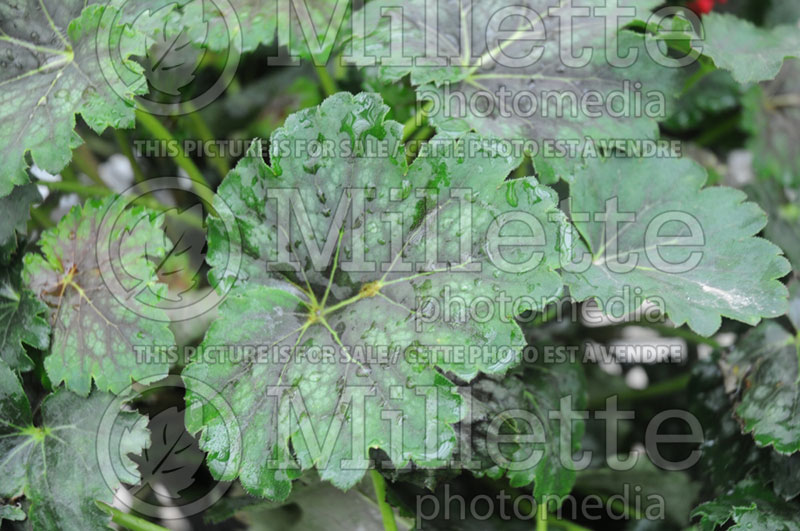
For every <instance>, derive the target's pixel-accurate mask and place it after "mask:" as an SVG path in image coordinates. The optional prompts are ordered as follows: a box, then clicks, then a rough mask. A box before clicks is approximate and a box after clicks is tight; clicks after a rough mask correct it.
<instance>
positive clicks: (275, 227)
mask: <svg viewBox="0 0 800 531" xmlns="http://www.w3.org/2000/svg"><path fill="white" fill-rule="evenodd" d="M386 112H387V108H386V106H384V105H383V104H382V102H381V100H380V98H379V97H378V96H377V95H373V94H359V95H357V96H352V95H350V94H345V93H340V94H337V95H335V96H333V97H331V98H328V99H327V100H325V101H324V102H323V103H322V104H321V105H320V106H319V107H316V108H312V109H308V110H305V111H302V112H300V113H297V114H295V115H293V116H291V117H289V119H288V120H287V122H286V125H285V127H284V128H282V129H279V130H278V131H276V132H275V133H274V134H273V136H272V139H271V142H272V146H273V150H272V154H271V157H270V160H271V163H272V166H271V167H270V166H267V165H266V164H265V162H264V160H263V158H262V157H261V144H260V142H255V143H254V144H253V146H252V147H251V149H250V151H249V152H248V154H247V156H246V157H245V158H244V159H242V161H240V163H239V164H238V166H237V168H236V169H235V170H233V171H232V172H231V173H230V174H229V175H228V177H227V178H226V179H225V180H224V181H223V183H222V185H221V186H220V188H219V191H218V194H219V198H220V200H222V201H225V203H226V204H227V205H229V206H230V208H231V209H232V210H233V212H234V214H235V215H236V217H237V220H238V222H239V229H240V230H239V231H236V232H235V233H234V234H232V235H230V234H226V232H225V231H224V224H223V223H222V222H221V221H220V220H219V219H216V218H214V217H210V218H209V251H208V256H207V259H208V262H209V264H210V265H211V266H212V267H213V269H212V271H211V273H210V276H211V278H213V279H216V280H221V281H222V282H223V284H225V283H228V284H230V283H236V284H237V287H236V288H235V290H234V292H232V293H231V294H230V295H229V296H228V299H227V300H226V301H225V303H224V304H223V305H222V306H221V308H220V318H219V319H218V320H217V321H216V322H215V323H214V324H212V326H211V328H210V329H209V332H208V334H207V335H206V338H205V340H204V341H203V346H204V347H212V346H215V345H228V347H229V348H230V347H242V346H246V345H259V346H266V347H269V350H270V352H272V348H273V347H280V348H281V349H282V350H281V352H284V353H285V354H286V355H287V356H288V358H287V359H285V360H275V358H273V357H271V356H268V357H267V360H266V361H264V362H254V361H253V360H251V359H249V358H248V359H246V360H245V361H243V362H240V363H234V362H232V361H230V360H228V361H227V362H221V363H213V364H211V363H208V362H207V361H205V360H203V359H198V360H196V361H194V362H193V363H192V364H190V365H189V366H188V367H187V368H186V370H185V373H184V374H185V375H188V376H191V377H193V378H196V379H198V380H200V381H203V382H206V383H207V384H208V385H211V386H212V387H213V388H214V389H219V390H221V392H222V393H223V396H224V397H225V398H226V399H227V400H228V402H229V403H230V404H231V406H232V408H233V410H234V412H235V414H236V417H237V419H238V422H239V425H240V428H241V430H242V437H243V452H242V458H241V463H237V464H239V468H240V469H241V472H240V479H241V481H242V484H243V485H244V486H245V488H247V489H248V490H250V491H251V492H253V493H257V494H260V495H263V496H268V497H270V498H285V497H286V496H287V495H288V492H289V487H290V481H289V479H290V477H287V476H288V474H287V473H286V472H285V471H276V470H274V468H270V467H268V466H266V465H265V462H266V460H267V457H268V456H272V457H273V458H275V459H278V461H279V462H291V458H290V456H289V453H288V443H289V441H288V440H287V439H288V438H289V437H288V436H286V435H284V436H281V438H280V439H279V436H280V434H279V433H278V432H277V430H276V426H278V425H281V426H285V424H286V422H288V419H290V418H291V415H293V414H294V413H293V412H292V407H295V406H296V404H295V403H294V402H293V401H292V400H291V398H292V397H302V399H303V401H304V403H305V406H306V407H307V411H308V414H307V416H302V415H300V416H301V420H303V419H305V420H304V422H306V423H309V424H310V425H312V426H314V427H315V428H316V433H317V434H321V435H318V438H319V439H323V438H324V434H326V433H328V431H329V429H333V430H334V432H335V431H336V430H338V429H339V427H340V425H341V429H342V433H343V434H344V433H350V430H351V429H354V428H353V426H354V425H356V422H355V420H351V414H350V413H347V412H348V402H347V400H348V399H349V398H352V397H351V396H350V395H352V394H353V393H354V391H353V390H354V389H355V390H358V389H363V390H367V391H369V393H370V395H369V396H367V397H366V398H365V400H366V406H365V407H366V412H365V414H364V422H363V427H360V428H359V430H364V432H365V434H366V441H369V446H373V447H377V448H381V449H383V450H384V451H385V452H386V453H387V454H388V455H389V458H390V459H391V460H392V462H393V463H394V464H395V465H396V466H402V465H403V464H405V463H406V462H408V461H409V460H413V461H414V462H416V463H417V464H421V465H423V466H425V465H428V466H430V465H429V463H432V462H434V461H436V460H439V459H446V458H447V457H448V456H449V455H450V453H451V451H452V447H453V444H454V442H455V435H454V433H453V429H452V426H451V425H452V424H453V423H455V422H457V421H458V420H459V419H460V417H461V413H460V412H459V411H458V409H459V400H458V397H457V395H456V394H455V387H454V385H453V384H452V383H451V382H450V381H449V380H447V379H446V378H445V377H444V376H442V375H441V374H440V373H439V372H438V371H437V370H436V368H435V367H438V368H439V369H442V370H445V371H450V372H452V373H454V374H456V375H458V376H459V377H461V378H464V379H467V380H469V379H472V378H474V377H475V376H476V375H477V373H478V372H488V373H504V372H505V371H506V370H507V369H508V368H509V367H510V366H513V365H514V364H516V362H517V359H518V357H519V349H520V348H521V347H522V345H524V343H525V340H524V337H523V335H522V331H521V330H520V328H519V326H518V325H517V324H516V322H515V321H514V319H513V312H517V311H520V312H521V311H525V310H526V309H528V307H529V306H530V307H532V306H537V307H538V306H539V305H540V303H539V301H549V300H552V299H553V298H554V297H556V296H558V294H560V292H561V281H560V278H559V276H558V275H557V274H556V273H555V272H554V269H555V268H556V267H557V264H558V262H559V260H560V243H559V236H560V231H562V230H564V229H565V218H564V216H563V214H561V213H560V212H559V211H558V209H557V206H556V201H557V196H556V195H555V193H554V192H553V191H552V190H550V189H548V188H546V187H543V186H540V185H539V184H537V183H536V181H535V180H533V179H531V178H526V179H518V180H514V181H508V182H504V179H505V178H506V177H507V175H508V174H509V173H510V171H511V170H513V169H514V167H516V165H517V164H519V161H518V160H517V159H513V158H511V157H506V156H500V155H498V154H497V153H495V152H492V151H491V150H490V149H483V148H482V149H480V150H478V151H477V152H474V153H471V154H470V155H467V156H459V157H457V156H454V154H453V153H459V151H458V150H459V149H463V148H464V147H465V145H466V144H467V142H473V144H474V143H475V142H476V141H477V138H475V137H468V138H467V139H464V140H460V141H458V142H457V143H456V144H454V145H452V146H450V147H452V148H453V149H454V150H455V151H454V152H453V153H441V152H437V153H424V154H421V155H420V156H419V157H418V158H417V159H416V160H415V162H414V163H413V164H412V165H411V166H410V167H408V166H407V165H406V161H405V156H404V153H403V150H402V144H401V142H400V137H401V135H402V127H401V125H400V124H398V123H395V122H385V121H384V116H385V114H386ZM434 140H435V139H434ZM309 141H322V142H325V145H328V146H329V147H330V148H331V149H329V150H328V151H327V152H325V153H319V154H318V155H319V156H310V154H309V153H307V152H304V151H303V148H302V146H304V145H306V143H307V142H309ZM370 145H371V146H372V147H371V148H370V149H369V150H367V148H366V146H370ZM358 146H361V147H358ZM378 146H380V148H379V147H378ZM378 149H380V151H377V150H378ZM392 189H393V190H392ZM281 190H295V191H296V194H297V195H296V196H294V198H290V199H282V200H280V201H277V202H276V200H275V199H274V198H273V199H269V198H268V196H269V195H272V194H275V193H278V192H281ZM458 190H461V191H465V190H466V194H465V195H463V196H461V197H464V198H466V199H464V203H465V204H463V205H459V203H461V201H460V200H456V199H454V198H455V196H456V195H458V193H460V192H457V191H458ZM451 192H452V193H454V194H455V195H451ZM282 193H285V192H282ZM437 196H438V200H437V199H436V197H437ZM359 197H364V199H363V201H364V204H365V205H366V206H365V209H364V211H363V212H362V211H360V209H359V206H358V205H359V199H358V198H359ZM340 200H344V202H343V203H340ZM276 205H286V206H289V205H292V206H294V207H295V209H296V211H295V213H294V214H292V215H291V216H285V215H284V214H287V213H288V212H281V211H280V210H279V209H276V208H275V206H276ZM301 205H302V206H304V207H305V208H306V210H305V211H304V212H303V211H300V212H298V211H297V210H299V208H300V206H301ZM342 205H344V207H342ZM337 212H338V214H337ZM342 212H344V214H342ZM462 212H465V213H469V214H470V215H467V214H464V215H463V218H464V219H463V220H462ZM513 212H517V213H525V215H526V216H533V218H532V219H535V220H539V221H540V223H541V224H542V229H543V231H544V235H543V236H544V238H543V240H542V241H543V246H542V250H543V252H542V256H541V260H540V261H539V262H538V263H533V264H529V265H528V266H525V267H520V268H519V271H512V272H509V271H505V270H504V269H502V268H501V267H500V266H498V264H497V262H498V260H499V257H498V256H494V255H490V251H489V250H490V249H491V247H492V246H491V245H490V244H491V243H492V241H489V240H487V232H488V228H489V226H490V225H491V224H492V222H493V221H494V220H495V218H497V217H498V216H502V215H504V214H510V213H513ZM390 214H393V215H394V216H395V219H396V220H398V219H399V220H400V221H398V222H397V223H395V224H394V227H392V226H391V224H389V223H386V219H388V216H389V215H390ZM298 219H300V220H303V221H302V223H303V224H304V225H305V227H304V229H305V230H301V226H300V225H299V222H298ZM306 220H307V221H306ZM467 222H471V224H470V225H469V226H467V225H466V223H467ZM401 224H402V233H400V234H398V232H400V231H399V229H400V228H401ZM362 229H364V230H362ZM506 229H511V230H506ZM340 230H341V237H339V238H338V239H337V235H339V234H340ZM525 231H527V232H525ZM523 233H524V234H525V235H530V228H529V227H522V228H520V227H516V226H515V225H506V226H505V227H504V230H503V232H502V235H503V236H521V235H522V234H523ZM454 234H462V235H464V234H470V235H471V247H466V246H464V247H463V248H462V246H461V245H460V243H464V239H463V236H462V237H461V238H454V237H453V235H454ZM286 235H291V238H290V239H288V240H287V239H286V238H285V236H286ZM326 235H327V236H326ZM229 238H233V239H234V241H233V243H234V244H235V245H231V242H230V241H229ZM236 238H240V240H236ZM505 241H506V242H508V245H509V246H511V243H510V242H509V240H505ZM290 242H291V243H290ZM309 242H310V243H309ZM326 242H328V243H329V244H330V245H329V247H328V251H330V252H329V253H327V254H326V253H325V252H321V254H320V256H319V257H316V256H315V254H314V251H313V250H314V247H315V246H316V247H317V249H319V248H322V249H323V251H324V245H325V243H326ZM238 245H241V247H242V249H243V250H244V253H243V256H242V266H241V271H240V272H239V274H238V276H234V275H235V272H230V271H227V270H226V269H225V263H226V261H227V258H228V254H229V249H230V248H236V247H237V246H238ZM465 245H466V244H465ZM426 248H427V249H429V252H430V249H433V248H436V249H438V253H439V254H438V260H439V261H440V263H439V264H436V263H434V261H433V260H429V259H428V258H427V257H426V254H425V249H426ZM334 249H336V250H334ZM362 249H363V253H364V261H363V263H359V262H361V261H360V260H357V258H358V254H359V252H360V251H361V250H362ZM284 250H287V251H288V253H287V254H288V255H287V256H280V255H279V252H283V251H284ZM523 256H524V257H525V258H526V259H527V258H529V257H530V251H529V250H528V249H524V248H523V249H520V248H513V249H512V248H510V249H508V250H506V249H503V258H504V259H505V260H508V261H509V262H513V263H515V264H519V263H520V262H521V261H522V260H520V257H523ZM291 262H295V264H294V265H293V264H292V263H291ZM370 264H372V265H370ZM412 264H413V265H415V267H416V268H414V267H412ZM448 264H449V265H448ZM478 266H479V267H478ZM474 269H479V271H478V270H474ZM329 280H330V282H329ZM286 282H289V283H291V285H290V284H286ZM301 286H302V287H301ZM329 286H330V288H329ZM446 291H449V292H452V293H454V294H458V296H460V297H463V298H464V300H465V301H466V303H467V304H471V303H472V302H473V301H475V300H476V298H479V297H480V298H481V299H482V300H484V299H485V300H488V301H490V302H489V304H490V305H493V306H492V307H493V314H492V318H490V319H487V320H486V322H478V321H477V320H472V319H469V318H467V317H465V316H464V315H461V314H459V315H458V316H455V318H451V319H444V318H442V317H431V316H430V315H429V313H426V312H429V307H430V304H431V300H432V298H434V297H438V296H439V294H441V293H443V292H446ZM501 292H505V293H507V294H519V293H525V294H528V295H530V296H531V302H526V303H523V304H522V305H521V306H518V307H515V308H514V309H513V311H512V310H511V309H510V308H503V307H501V306H500V303H498V302H497V301H496V299H497V295H498V294H499V293H501ZM326 294H327V296H326ZM492 301H493V302H492ZM543 303H544V302H542V304H543ZM425 321H428V322H425ZM437 346H445V347H446V346H453V347H460V348H472V349H478V350H480V352H481V354H482V355H478V356H475V357H474V359H471V358H470V359H460V358H461V357H449V356H446V352H445V351H443V350H441V349H439V348H436V347H437ZM409 347H412V348H411V350H409ZM313 348H323V349H330V351H332V352H334V353H335V356H334V358H333V359H332V360H330V361H328V362H327V363H322V364H315V363H313V360H312V361H307V360H305V359H304V358H305V355H306V354H305V353H306V352H309V349H313ZM373 348H374V349H385V351H384V352H385V353H386V354H387V355H386V356H383V357H380V358H376V357H375V356H371V357H365V355H366V354H367V352H366V351H365V349H373ZM311 352H313V350H311ZM376 352H377V351H376ZM278 385H285V386H288V387H289V389H290V390H291V391H287V393H288V394H285V395H281V396H280V397H276V396H270V395H268V390H269V388H270V387H274V386H278ZM190 388H191V380H190ZM424 390H425V391H426V392H429V393H436V394H437V395H438V406H436V407H435V409H433V411H432V413H431V414H430V415H426V414H424V411H425V408H426V407H429V408H433V407H434V406H431V405H430V404H427V405H426V396H427V395H426V394H425V393H423V391H424ZM187 400H188V404H189V411H190V413H189V414H187V426H188V428H189V431H190V432H196V431H197V430H200V429H203V430H204V431H203V435H202V438H201V441H202V444H203V447H204V448H205V449H206V450H211V453H210V464H211V469H212V471H215V472H216V473H218V474H220V473H221V470H222V469H223V468H224V467H225V466H226V465H227V463H229V461H230V460H231V459H233V458H232V457H231V456H230V455H229V453H228V452H229V450H230V448H228V446H227V445H219V444H218V443H217V441H219V440H221V438H222V434H223V430H224V426H223V424H224V420H225V419H221V418H219V415H218V414H216V415H215V414H214V413H213V412H210V411H208V408H206V410H205V411H203V410H202V409H201V405H200V404H198V403H197V402H196V399H195V398H193V396H192V394H191V393H190V394H189V396H188V398H187ZM353 400H355V399H353ZM193 408H194V409H196V411H195V410H193ZM386 410H397V411H398V415H401V420H398V421H397V422H398V426H399V427H402V432H403V434H404V436H403V442H402V444H400V443H399V442H397V439H395V443H394V444H393V445H392V446H391V447H389V445H388V442H389V438H390V429H391V423H390V422H389V421H388V420H386V419H385V418H383V417H382V416H381V412H382V411H386ZM353 415H355V413H353ZM356 420H359V421H360V420H361V419H358V418H357V419H356ZM306 439H307V436H306V434H305V433H302V434H301V433H300V432H298V431H295V432H292V433H291V445H292V448H293V450H294V452H295V457H296V459H297V461H298V463H299V465H300V466H301V467H302V468H303V469H307V468H310V467H311V466H313V465H315V464H317V468H321V470H320V474H321V476H322V477H323V479H329V480H331V481H332V482H333V483H334V484H335V485H337V486H340V487H343V488H346V487H348V486H352V485H354V484H355V483H356V482H357V481H358V480H359V479H360V478H361V477H362V476H363V474H364V472H365V469H366V468H367V467H366V466H365V465H361V464H359V465H358V466H354V465H352V464H351V465H350V469H349V470H345V469H344V468H343V465H342V464H341V462H342V460H343V459H344V458H345V457H346V456H348V455H350V450H351V449H350V448H349V444H350V442H349V439H350V438H349V436H344V435H342V436H341V437H340V438H339V439H338V440H337V442H336V443H335V444H334V445H333V447H332V448H333V449H332V451H331V459H330V461H329V462H328V463H327V466H323V465H322V464H320V463H318V461H319V460H320V459H321V457H320V456H319V455H316V454H315V452H314V451H312V450H310V449H309V444H310V443H309V441H307V440H306ZM212 443H213V444H212ZM365 451H366V448H356V449H354V452H353V454H354V455H353V458H354V459H365V458H367V457H368V456H367V455H364V452H365Z"/></svg>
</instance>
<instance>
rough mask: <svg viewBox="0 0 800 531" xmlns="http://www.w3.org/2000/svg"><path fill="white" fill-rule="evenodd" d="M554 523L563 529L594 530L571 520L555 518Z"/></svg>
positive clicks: (575, 530)
mask: <svg viewBox="0 0 800 531" xmlns="http://www.w3.org/2000/svg"><path fill="white" fill-rule="evenodd" d="M551 516H552V515H551ZM553 523H554V524H555V525H556V526H558V527H560V528H561V529H566V530H567V531H592V530H591V529H589V528H588V527H583V526H582V525H578V524H576V523H575V522H571V521H570V520H555V521H554V522H553Z"/></svg>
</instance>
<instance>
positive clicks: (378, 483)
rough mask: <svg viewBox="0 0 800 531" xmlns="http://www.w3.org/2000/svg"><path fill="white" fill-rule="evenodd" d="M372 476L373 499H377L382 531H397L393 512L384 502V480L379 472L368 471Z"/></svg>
mask: <svg viewBox="0 0 800 531" xmlns="http://www.w3.org/2000/svg"><path fill="white" fill-rule="evenodd" d="M369 473H370V475H371V476H372V486H373V487H375V497H376V498H377V499H378V507H380V510H381V517H382V518H383V529H384V531H397V524H396V523H395V521H394V511H393V510H392V507H391V506H390V505H389V504H388V503H387V502H386V480H385V479H383V476H381V474H380V472H378V471H377V470H370V471H369Z"/></svg>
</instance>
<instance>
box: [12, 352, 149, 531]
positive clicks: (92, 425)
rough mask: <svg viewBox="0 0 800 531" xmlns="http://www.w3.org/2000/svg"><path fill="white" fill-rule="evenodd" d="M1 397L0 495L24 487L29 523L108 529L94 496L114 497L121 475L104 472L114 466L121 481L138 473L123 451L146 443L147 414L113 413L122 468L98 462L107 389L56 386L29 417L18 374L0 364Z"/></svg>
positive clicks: (135, 477)
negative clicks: (80, 391)
mask: <svg viewBox="0 0 800 531" xmlns="http://www.w3.org/2000/svg"><path fill="white" fill-rule="evenodd" d="M0 397H2V402H3V406H4V407H3V409H2V416H0V420H2V422H1V423H0V435H2V438H0V449H2V450H3V453H2V455H3V460H2V461H0V473H2V475H3V482H2V485H1V486H0V496H3V497H10V496H12V495H13V496H17V495H19V494H22V493H23V492H24V494H25V496H26V497H27V499H28V500H30V502H31V507H30V510H29V514H28V517H29V519H30V521H31V524H32V525H33V528H34V529H68V530H73V529H74V530H85V529H107V527H108V524H109V523H110V518H109V516H108V514H107V513H105V512H104V511H102V510H100V509H99V508H98V507H97V506H96V505H95V500H101V501H104V502H107V503H111V502H112V501H113V499H114V489H116V488H118V487H119V486H120V485H121V482H120V480H119V479H114V480H111V478H117V477H118V476H117V474H118V473H119V471H120V470H124V471H125V474H124V476H125V477H124V478H123V479H124V480H125V481H126V482H130V483H136V481H138V479H139V475H138V472H136V468H135V466H134V464H133V461H131V460H130V458H129V457H127V455H128V454H131V453H139V452H141V450H142V449H143V448H145V447H146V446H147V445H148V444H149V442H150V437H149V434H148V432H147V429H146V427H145V426H146V424H147V423H146V418H145V417H142V416H141V415H139V414H138V413H135V412H132V411H121V412H120V413H119V415H118V417H117V418H116V421H115V425H114V431H113V433H112V436H113V443H114V444H115V445H118V446H117V447H118V448H119V451H120V454H119V456H117V457H115V458H114V459H115V461H116V462H115V465H116V466H117V467H122V468H119V469H117V468H115V469H114V470H102V469H101V467H100V465H99V463H98V459H97V457H96V456H95V448H96V447H97V444H98V441H97V437H98V431H99V427H100V422H101V419H102V418H103V414H104V413H105V411H106V408H107V407H108V406H109V404H111V403H112V396H111V395H108V394H105V393H100V392H94V393H92V394H91V395H90V396H89V397H87V398H82V397H79V396H77V395H75V394H73V393H70V392H69V391H67V390H64V389H62V390H60V391H57V392H56V393H55V394H52V395H50V396H48V397H47V398H46V399H45V400H44V402H43V404H42V408H41V419H42V420H41V423H40V424H38V425H34V424H33V422H32V417H31V409H30V406H29V404H28V399H27V398H26V396H25V394H24V392H23V391H22V387H21V386H20V384H19V381H18V380H17V379H16V376H15V375H14V374H13V373H12V372H11V371H10V370H9V369H8V368H7V367H5V366H2V365H0ZM6 405H9V406H11V407H5V406H6ZM110 442H111V441H109V442H107V444H110ZM106 481H110V482H111V484H108V483H106Z"/></svg>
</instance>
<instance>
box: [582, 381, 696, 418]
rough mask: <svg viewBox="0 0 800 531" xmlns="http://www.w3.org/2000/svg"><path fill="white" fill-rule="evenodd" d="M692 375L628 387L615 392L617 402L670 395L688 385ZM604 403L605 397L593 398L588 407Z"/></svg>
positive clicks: (594, 407)
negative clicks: (637, 387)
mask: <svg viewBox="0 0 800 531" xmlns="http://www.w3.org/2000/svg"><path fill="white" fill-rule="evenodd" d="M691 378H692V375H691V374H690V373H686V374H681V375H680V376H676V377H674V378H671V379H669V380H664V381H661V382H658V383H654V384H653V385H650V386H648V387H646V388H645V389H630V390H627V391H624V392H622V393H619V394H617V400H618V401H619V402H638V401H640V400H649V399H651V398H659V397H662V396H667V395H671V394H674V393H677V392H678V391H682V390H684V389H686V386H687V385H689V381H690V380H691ZM605 403H606V398H605V397H604V398H602V399H594V400H592V401H590V403H589V409H597V408H600V407H603V406H604V405H605Z"/></svg>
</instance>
